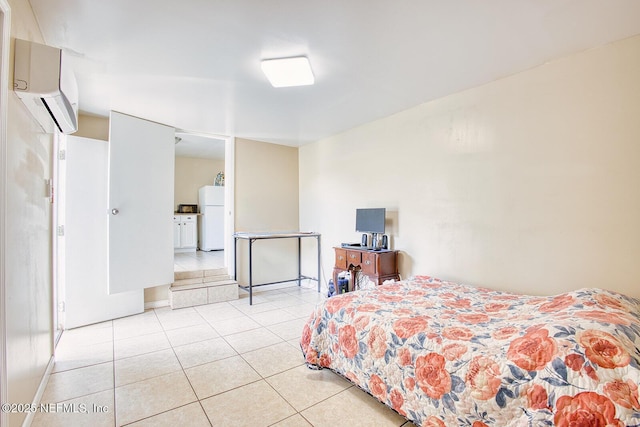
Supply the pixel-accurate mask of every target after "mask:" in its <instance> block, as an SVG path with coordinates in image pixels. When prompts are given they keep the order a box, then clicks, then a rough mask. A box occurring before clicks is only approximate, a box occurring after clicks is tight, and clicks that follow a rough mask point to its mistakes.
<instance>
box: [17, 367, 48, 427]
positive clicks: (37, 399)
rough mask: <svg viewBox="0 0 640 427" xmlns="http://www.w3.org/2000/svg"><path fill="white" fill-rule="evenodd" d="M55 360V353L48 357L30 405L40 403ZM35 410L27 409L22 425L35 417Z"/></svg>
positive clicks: (33, 405)
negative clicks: (45, 367)
mask: <svg viewBox="0 0 640 427" xmlns="http://www.w3.org/2000/svg"><path fill="white" fill-rule="evenodd" d="M54 362H55V355H52V356H51V359H49V363H48V364H47V369H46V370H45V371H44V375H43V376H42V379H41V380H40V385H39V386H38V390H37V391H36V395H35V396H33V402H32V407H34V408H35V407H38V406H39V405H40V403H41V400H42V396H43V395H44V389H45V388H46V387H47V384H48V383H49V377H50V376H51V372H52V371H53V364H54ZM36 412H37V411H27V416H26V417H25V419H24V422H23V423H22V427H29V426H30V425H31V423H32V422H33V417H35V415H36Z"/></svg>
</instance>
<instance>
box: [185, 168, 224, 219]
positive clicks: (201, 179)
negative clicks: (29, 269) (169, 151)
mask: <svg viewBox="0 0 640 427" xmlns="http://www.w3.org/2000/svg"><path fill="white" fill-rule="evenodd" d="M218 172H223V173H224V159H219V160H215V159H199V158H194V157H176V169H175V188H174V191H175V197H174V204H175V206H176V208H177V207H178V205H179V204H196V205H197V204H198V189H199V188H200V187H202V186H203V185H213V182H214V181H215V178H216V175H217V174H218Z"/></svg>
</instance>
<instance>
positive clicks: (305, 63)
mask: <svg viewBox="0 0 640 427" xmlns="http://www.w3.org/2000/svg"><path fill="white" fill-rule="evenodd" d="M261 65H262V71H263V72H264V74H265V75H266V76H267V78H268V79H269V81H270V82H271V85H272V86H273V87H290V86H307V85H312V84H313V83H314V81H315V79H314V77H313V71H311V64H309V59H308V58H307V57H306V56H296V57H293V58H278V59H264V60H262V64H261Z"/></svg>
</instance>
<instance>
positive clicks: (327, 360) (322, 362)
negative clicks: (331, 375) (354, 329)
mask: <svg viewBox="0 0 640 427" xmlns="http://www.w3.org/2000/svg"><path fill="white" fill-rule="evenodd" d="M318 365H319V366H323V367H325V368H328V367H329V366H331V356H329V355H328V354H327V353H323V354H322V355H320V359H319V360H318Z"/></svg>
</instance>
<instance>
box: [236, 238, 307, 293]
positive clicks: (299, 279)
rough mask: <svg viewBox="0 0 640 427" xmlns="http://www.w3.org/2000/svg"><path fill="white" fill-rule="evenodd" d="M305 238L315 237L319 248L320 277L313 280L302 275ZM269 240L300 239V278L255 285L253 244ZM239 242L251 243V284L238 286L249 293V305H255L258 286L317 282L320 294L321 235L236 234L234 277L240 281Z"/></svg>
mask: <svg viewBox="0 0 640 427" xmlns="http://www.w3.org/2000/svg"><path fill="white" fill-rule="evenodd" d="M304 237H315V238H316V242H317V247H318V277H317V278H313V277H309V276H303V275H302V266H301V254H302V239H303V238H304ZM267 239H298V277H296V278H293V279H288V280H279V281H277V282H269V283H260V284H254V283H253V258H252V256H253V254H252V250H253V243H254V242H255V241H256V240H267ZM238 240H247V241H248V242H249V284H248V285H246V286H243V285H240V284H238V287H240V288H242V289H244V290H245V291H246V290H248V291H249V305H253V288H254V287H256V286H265V285H275V284H276V283H284V282H292V281H297V282H298V286H300V284H301V282H302V280H303V279H309V280H315V281H316V282H318V292H320V233H314V232H291V233H268V232H267V233H235V234H234V235H233V257H234V269H233V277H234V279H235V280H238Z"/></svg>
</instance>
